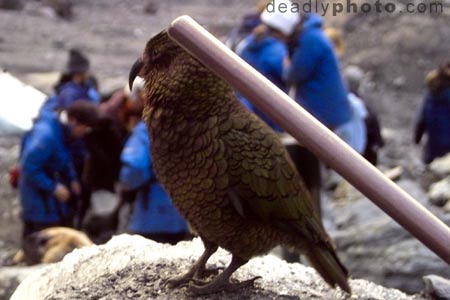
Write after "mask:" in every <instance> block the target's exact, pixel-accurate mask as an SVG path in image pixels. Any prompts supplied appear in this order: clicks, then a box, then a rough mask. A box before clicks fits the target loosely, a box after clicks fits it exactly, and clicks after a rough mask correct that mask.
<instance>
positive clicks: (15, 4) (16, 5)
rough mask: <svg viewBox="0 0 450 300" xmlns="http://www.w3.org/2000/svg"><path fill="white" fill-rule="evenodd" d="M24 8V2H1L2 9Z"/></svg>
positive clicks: (5, 0) (4, 0) (12, 0)
mask: <svg viewBox="0 0 450 300" xmlns="http://www.w3.org/2000/svg"><path fill="white" fill-rule="evenodd" d="M23 7H24V5H23V1H22V0H0V9H9V10H22V9H23Z"/></svg>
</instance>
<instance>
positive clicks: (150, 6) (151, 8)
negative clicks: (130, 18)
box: [144, 0, 158, 15]
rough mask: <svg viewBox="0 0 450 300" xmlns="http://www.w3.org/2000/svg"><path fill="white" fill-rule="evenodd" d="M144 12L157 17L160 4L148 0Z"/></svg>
mask: <svg viewBox="0 0 450 300" xmlns="http://www.w3.org/2000/svg"><path fill="white" fill-rule="evenodd" d="M144 12H145V13H146V14H149V15H155V14H156V13H157V12H158V3H157V2H155V1H154V0H148V1H147V2H146V3H145V6H144Z"/></svg>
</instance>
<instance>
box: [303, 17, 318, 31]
mask: <svg viewBox="0 0 450 300" xmlns="http://www.w3.org/2000/svg"><path fill="white" fill-rule="evenodd" d="M322 26H323V18H322V17H321V16H319V15H316V14H308V15H306V20H305V23H304V24H303V27H304V28H305V29H310V28H313V27H316V28H322Z"/></svg>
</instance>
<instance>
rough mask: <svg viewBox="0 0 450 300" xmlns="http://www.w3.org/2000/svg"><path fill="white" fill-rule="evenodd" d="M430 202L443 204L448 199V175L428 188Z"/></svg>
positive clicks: (449, 188)
mask: <svg viewBox="0 0 450 300" xmlns="http://www.w3.org/2000/svg"><path fill="white" fill-rule="evenodd" d="M428 197H429V199H430V202H431V203H432V204H434V205H436V206H444V205H446V204H447V202H449V200H450V176H448V177H446V178H444V179H442V180H441V181H438V182H435V183H433V184H432V185H431V186H430V189H429V190H428Z"/></svg>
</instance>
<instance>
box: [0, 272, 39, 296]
mask: <svg viewBox="0 0 450 300" xmlns="http://www.w3.org/2000/svg"><path fill="white" fill-rule="evenodd" d="M42 267H43V266H33V267H1V268H0V300H8V299H9V298H10V297H11V295H12V294H13V293H14V290H15V289H16V288H17V286H18V285H19V284H20V283H21V282H22V281H23V280H24V279H25V278H26V277H27V276H28V275H30V274H32V273H33V272H34V271H37V270H39V269H42ZM24 299H25V298H24Z"/></svg>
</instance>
